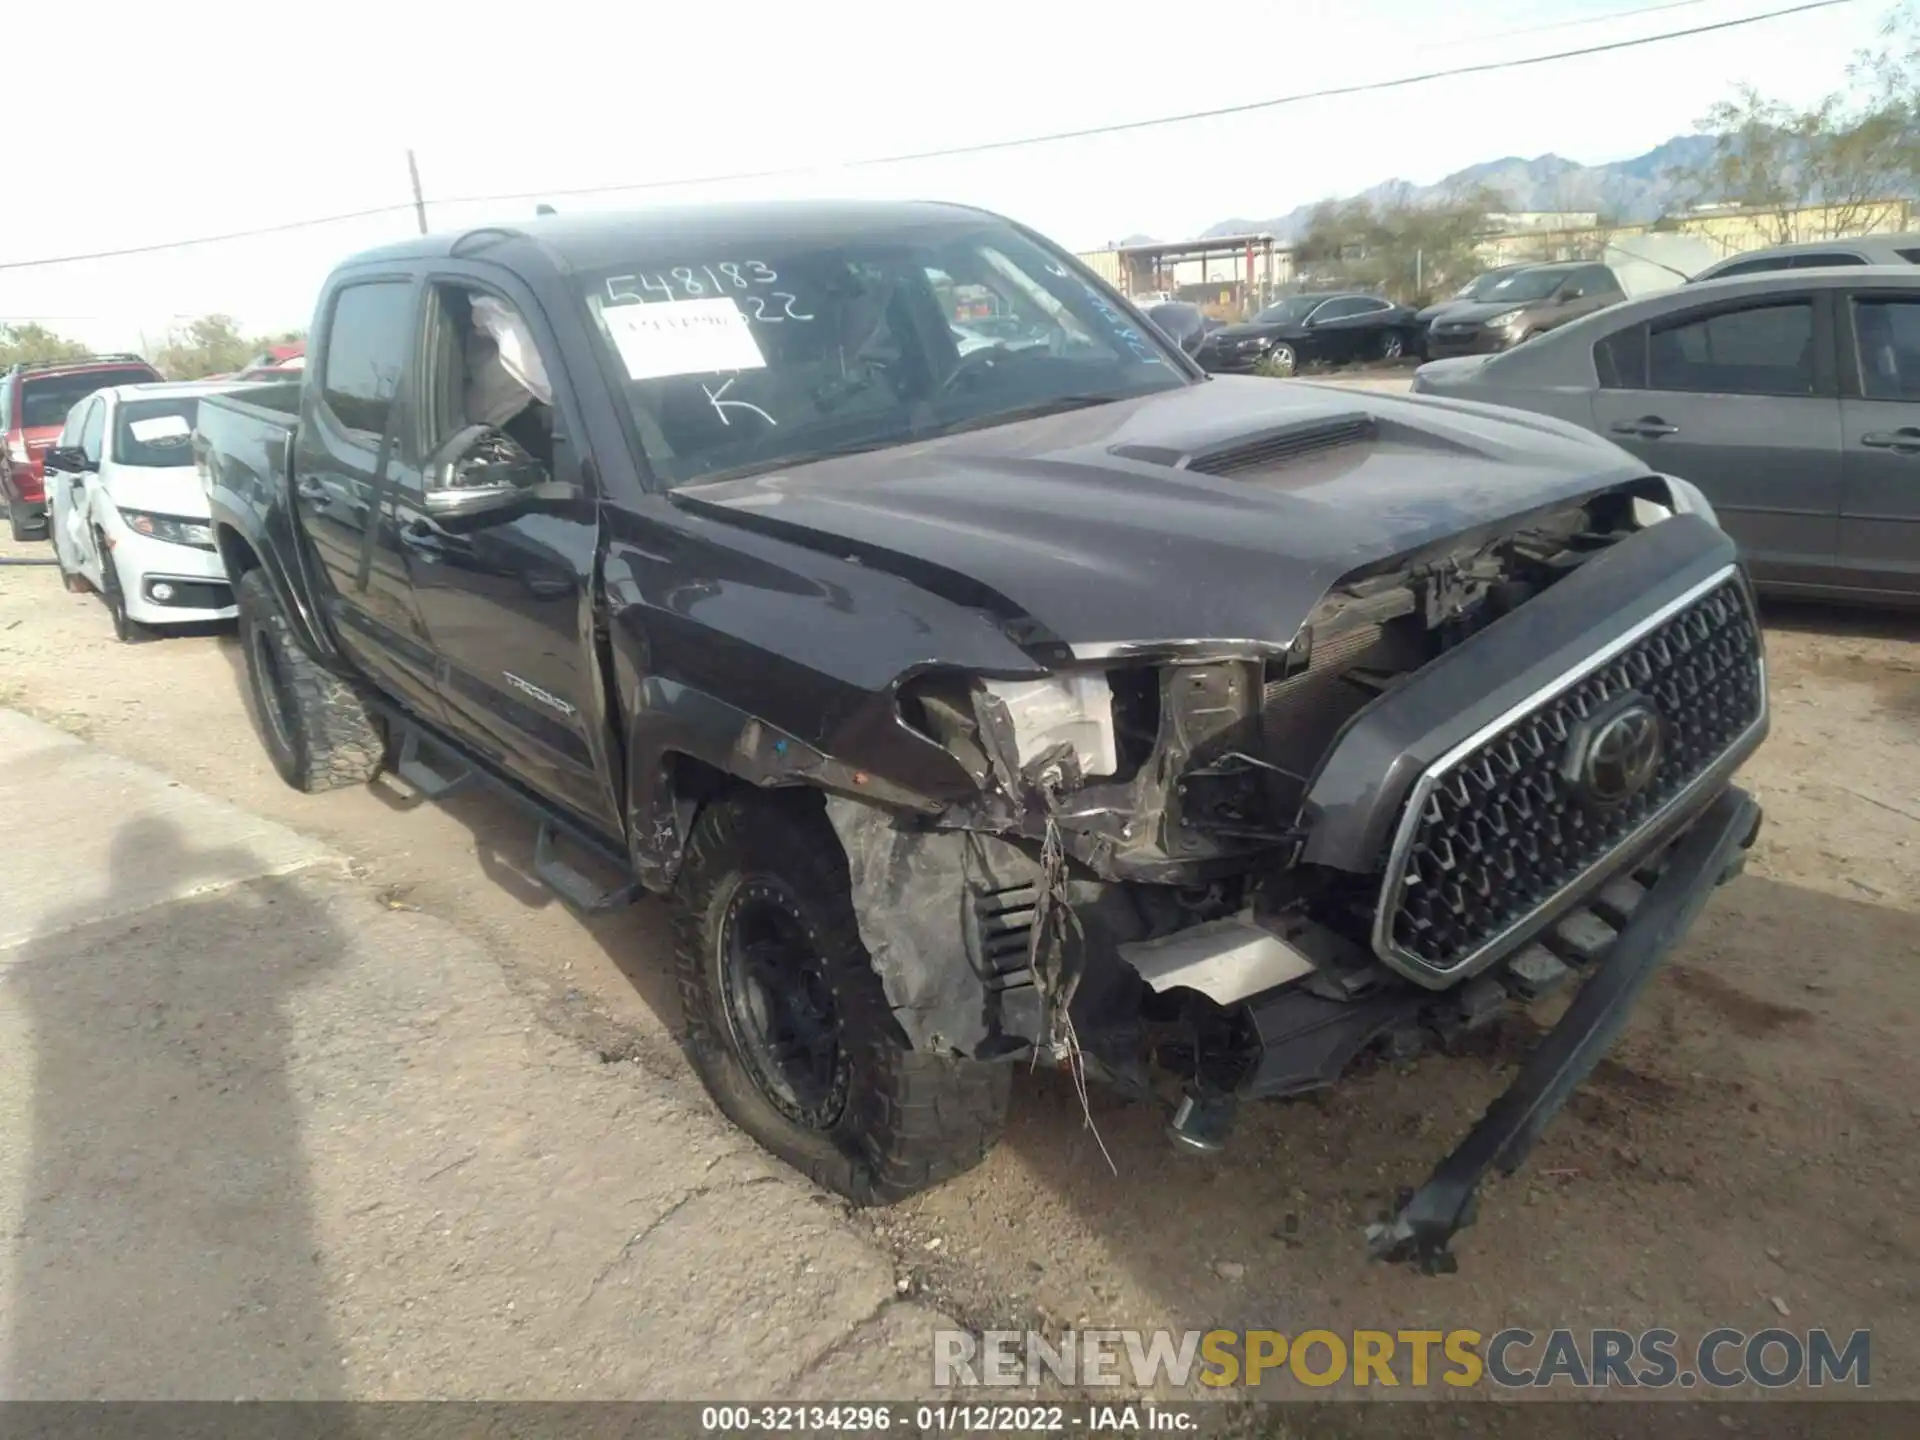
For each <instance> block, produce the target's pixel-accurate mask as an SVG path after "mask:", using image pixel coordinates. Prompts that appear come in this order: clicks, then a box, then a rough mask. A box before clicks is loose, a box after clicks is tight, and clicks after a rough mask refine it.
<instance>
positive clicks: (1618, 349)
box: [1593, 325, 1647, 390]
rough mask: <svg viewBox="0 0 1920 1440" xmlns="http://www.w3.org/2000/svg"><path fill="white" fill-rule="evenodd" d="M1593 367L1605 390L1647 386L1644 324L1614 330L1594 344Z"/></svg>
mask: <svg viewBox="0 0 1920 1440" xmlns="http://www.w3.org/2000/svg"><path fill="white" fill-rule="evenodd" d="M1593 368H1594V370H1595V371H1596V372H1597V373H1598V374H1599V376H1600V385H1601V388H1602V389H1606V390H1644V389H1646V387H1647V327H1646V326H1644V325H1633V326H1629V327H1628V328H1627V329H1625V330H1616V331H1615V332H1614V333H1613V334H1611V335H1608V336H1606V337H1605V338H1604V339H1601V340H1597V341H1595V342H1594V346H1593Z"/></svg>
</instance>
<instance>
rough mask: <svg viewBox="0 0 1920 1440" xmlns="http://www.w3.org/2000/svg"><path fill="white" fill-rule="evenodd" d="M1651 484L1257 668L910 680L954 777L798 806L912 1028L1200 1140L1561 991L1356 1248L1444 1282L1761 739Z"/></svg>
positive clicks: (1502, 542)
mask: <svg viewBox="0 0 1920 1440" xmlns="http://www.w3.org/2000/svg"><path fill="white" fill-rule="evenodd" d="M1653 494H1654V492H1653V491H1651V490H1649V489H1647V488H1645V487H1640V488H1635V487H1621V488H1618V489H1615V490H1611V491H1607V492H1603V493H1601V494H1599V495H1596V496H1592V497H1589V498H1588V499H1586V500H1584V501H1582V502H1580V503H1578V504H1573V505H1569V506H1563V507H1561V508H1559V509H1555V510H1552V511H1550V512H1548V513H1545V514H1538V515H1534V516H1531V517H1528V518H1527V519H1526V520H1525V521H1524V522H1517V523H1516V524H1514V525H1513V526H1512V527H1511V528H1508V529H1505V530H1502V531H1501V532H1499V533H1495V534H1488V535H1480V536H1476V537H1471V538H1463V539H1461V540H1457V541H1453V542H1449V543H1447V544H1445V545H1440V546H1430V547H1428V548H1426V549H1424V550H1422V551H1420V552H1418V553H1415V554H1411V555H1403V556H1400V557H1397V558H1396V559H1394V560H1393V561H1391V562H1387V563H1384V564H1379V565H1375V566H1372V567H1370V568H1367V569H1364V570H1362V571H1359V572H1357V573H1354V574H1350V575H1348V576H1346V577H1344V578H1343V579H1342V580H1341V582H1340V583H1339V584H1337V585H1336V586H1334V587H1333V589H1332V590H1331V591H1330V592H1329V593H1328V594H1327V595H1326V597H1325V598H1324V600H1323V601H1322V602H1321V603H1320V605H1319V606H1318V607H1317V608H1316V610H1315V611H1314V613H1313V615H1312V616H1311V618H1310V619H1309V621H1308V622H1307V623H1306V624H1305V625H1303V626H1302V627H1301V628H1300V631H1299V633H1298V635H1297V636H1296V637H1295V638H1294V640H1293V642H1292V644H1291V645H1290V646H1289V647H1288V648H1286V649H1285V650H1284V651H1281V652H1277V653H1276V652H1275V651H1274V650H1272V649H1271V648H1270V647H1267V648H1260V647H1248V646H1241V645H1236V644H1235V643H1234V642H1232V641H1231V640H1215V639H1207V638H1204V637H1201V638H1196V639H1195V640H1194V641H1193V642H1191V643H1190V644H1185V645H1181V646H1173V647H1169V646H1165V645H1161V646H1157V647H1153V649H1152V650H1151V651H1150V652H1142V653H1134V652H1133V651H1132V649H1131V648H1130V647H1128V646H1126V645H1124V644H1117V645H1109V646H1099V647H1095V646H1081V647H1077V649H1076V651H1075V653H1074V654H1073V656H1072V657H1071V658H1070V660H1069V661H1067V662H1065V663H1062V664H1060V665H1059V666H1057V667H1056V668H1055V669H1054V672H1053V674H1052V675H1051V676H1050V677H1049V678H1047V679H1045V680H1038V681H1036V680H1031V679H1019V680H996V679H994V678H992V677H981V676H975V675H961V674H951V673H938V672H935V673H928V674H922V675H919V676H916V677H914V678H913V680H912V681H910V682H909V683H907V684H906V685H904V686H903V687H902V689H901V691H900V695H899V701H900V716H901V719H902V721H903V723H904V724H906V725H907V726H909V727H911V728H912V729H914V730H916V731H917V732H919V733H920V734H923V735H925V736H927V737H929V738H931V739H933V740H935V741H936V742H938V743H939V744H940V745H941V746H942V747H944V749H945V750H946V751H947V752H948V753H949V754H951V755H952V756H953V757H954V758H955V759H956V760H957V761H958V762H959V763H960V764H961V765H962V766H964V767H965V769H966V770H967V772H968V773H969V775H970V776H971V777H972V778H973V780H974V781H975V782H976V784H977V787H978V789H977V795H976V796H975V797H973V798H971V799H969V800H967V801H965V802H962V803H953V804H947V805H944V806H943V807H941V808H940V809H938V810H937V812H934V813H923V814H920V815H918V816H915V817H913V818H912V819H911V820H910V821H903V820H902V819H901V818H900V817H899V816H898V815H896V814H890V813H889V812H888V811H887V810H885V809H883V808H880V807H876V806H872V805H866V804H860V803H855V802H853V801H851V800H848V799H844V798H832V797H830V798H829V799H828V801H827V808H828V813H829V816H830V817H831V818H832V820H833V822H834V825H835V827H836V829H837V831H838V833H839V836H840V839H841V841H842V843H843V845H844V847H845V849H846V852H847V856H848V862H849V870H850V873H851V878H852V882H853V897H854V902H855V911H856V915H857V916H858V919H859V923H860V928H861V934H862V938H863V939H864V941H865V942H866V945H867V948H868V949H869V951H870V952H871V954H872V957H873V961H874V965H875V968H876V970H877V971H878V972H879V974H880V976H881V978H882V981H883V983H884V984H885V986H886V989H887V994H888V998H889V1001H890V1003H891V1004H892V1005H893V1008H894V1011H895V1015H896V1017H897V1019H898V1020H899V1023H900V1025H901V1027H902V1029H903V1031H904V1032H905V1033H906V1035H907V1036H908V1038H909V1039H910V1040H911V1042H912V1043H913V1044H914V1045H915V1046H916V1047H921V1048H927V1049H931V1050H934V1051H938V1052H942V1053H953V1054H962V1055H969V1056H974V1057H977V1058H1001V1057H1004V1058H1009V1059H1011V1058H1019V1057H1028V1056H1038V1057H1039V1058H1041V1059H1043V1060H1045V1061H1050V1062H1055V1063H1060V1064H1063V1065H1071V1066H1073V1067H1075V1068H1076V1069H1078V1070H1081V1071H1083V1073H1085V1074H1088V1075H1092V1076H1096V1077H1098V1078H1101V1079H1104V1080H1106V1081H1108V1082H1110V1083H1113V1084H1115V1085H1118V1086H1120V1087H1122V1088H1123V1089H1125V1090H1126V1091H1128V1092H1130V1093H1132V1094H1134V1095H1136V1096H1138V1097H1140V1098H1143V1099H1145V1098H1154V1099H1158V1100H1160V1101H1162V1102H1164V1103H1166V1104H1167V1105H1168V1106H1169V1107H1170V1109H1171V1110H1172V1113H1173V1121H1172V1132H1173V1135H1174V1138H1175V1139H1176V1140H1178V1141H1180V1142H1182V1143H1185V1144H1188V1145H1192V1146H1195V1147H1199V1148H1213V1147H1216V1146H1217V1145H1219V1144H1220V1143H1221V1142H1222V1141H1223V1139H1224V1137H1225V1135H1226V1132H1227V1131H1228V1129H1229V1127H1230V1122H1231V1117H1232V1111H1233V1108H1234V1106H1235V1105H1236V1104H1237V1103H1238V1102H1239V1101H1242V1100H1246V1099H1252V1098H1264V1097H1277V1096H1287V1095H1294V1094H1299V1093H1302V1092H1305V1091H1309V1090H1312V1089H1316V1088H1319V1087H1322V1086H1325V1085H1328V1084H1330V1083H1332V1082H1333V1081H1335V1080H1336V1079H1337V1078H1339V1076H1340V1075H1341V1074H1342V1073H1343V1072H1344V1071H1345V1070H1346V1069H1347V1068H1348V1067H1349V1066H1350V1065H1352V1064H1353V1063H1354V1062H1355V1061H1356V1060H1357V1059H1359V1058H1360V1057H1361V1056H1363V1055H1364V1054H1367V1053H1369V1052H1373V1051H1379V1050H1384V1051H1386V1052H1387V1053H1389V1054H1393V1055H1396V1056H1405V1055H1408V1054H1411V1053H1414V1052H1417V1051H1418V1050H1420V1049H1422V1048H1425V1047H1427V1046H1429V1045H1434V1044H1446V1043H1449V1042H1451V1041H1452V1040H1454V1039H1456V1038H1457V1037H1458V1036H1460V1035H1462V1034H1464V1033H1465V1032H1468V1031H1471V1030H1474V1029H1477V1028H1479V1027H1481V1026H1484V1025H1486V1024H1488V1023H1489V1022H1491V1021H1493V1020H1494V1019H1496V1018H1497V1017H1499V1016H1500V1015H1502V1014H1504V1013H1508V1012H1510V1011H1511V1010H1513V1009H1514V1008H1516V1007H1518V1006H1521V1005H1524V1004H1526V1003H1528V1002H1530V1001H1533V1000H1535V999H1538V998H1540V997H1542V996H1545V995H1547V994H1549V993H1552V992H1554V991H1557V990H1561V989H1563V988H1565V987H1568V986H1570V985H1577V986H1578V994H1577V995H1576V997H1575V999H1574V1000H1573V1002H1572V1004H1571V1005H1570V1007H1569V1008H1568V1010H1567V1012H1566V1015H1565V1017H1564V1018H1563V1019H1562V1021H1561V1022H1560V1023H1559V1025H1558V1026H1557V1028H1555V1029H1554V1030H1553V1031H1552V1032H1550V1034H1549V1035H1548V1036H1547V1037H1546V1039H1545V1040H1544V1041H1543V1042H1542V1044H1541V1046H1540V1048H1539V1050H1538V1051H1537V1052H1536V1054H1535V1055H1534V1056H1533V1057H1532V1058H1531V1059H1530V1060H1529V1062H1528V1063H1527V1064H1526V1065H1525V1066H1523V1068H1522V1070H1521V1071H1520V1074H1519V1076H1518V1078H1517V1079H1516V1080H1515V1081H1514V1083H1513V1086H1512V1087H1511V1088H1510V1089H1509V1091H1508V1092H1507V1093H1506V1094H1505V1095H1503V1096H1502V1097H1501V1098H1500V1100H1499V1101H1497V1102H1496V1103H1495V1105H1494V1106H1493V1107H1492V1108H1490V1109H1489V1111H1488V1112H1487V1115H1486V1117H1485V1118H1483V1120H1482V1121H1481V1122H1480V1124H1479V1125H1478V1126H1477V1127H1476V1128H1475V1129H1474V1130H1473V1132H1472V1133H1471V1134H1470V1135H1469V1136H1468V1137H1467V1138H1466V1140H1465V1141H1464V1142H1463V1143H1462V1144H1461V1146H1460V1147H1459V1148H1457V1149H1456V1150H1455V1151H1454V1152H1453V1153H1452V1154H1451V1155H1449V1156H1448V1157H1447V1159H1446V1160H1444V1161H1443V1162H1442V1163H1441V1164H1440V1166H1439V1167H1438V1168H1437V1169H1436V1171H1435V1172H1434V1175H1433V1178H1432V1179H1431V1180H1430V1181H1429V1182H1428V1183H1427V1185H1426V1186H1425V1187H1423V1188H1422V1189H1421V1190H1419V1191H1417V1192H1413V1193H1412V1194H1411V1195H1410V1197H1409V1199H1408V1200H1407V1203H1406V1204H1404V1205H1403V1206H1402V1207H1401V1209H1400V1211H1399V1213H1398V1214H1397V1215H1395V1216H1394V1217H1392V1218H1391V1219H1390V1220H1389V1221H1388V1223H1386V1224H1384V1225H1382V1226H1379V1227H1376V1230H1375V1232H1374V1234H1373V1236H1372V1242H1373V1248H1374V1252H1375V1253H1376V1254H1378V1255H1381V1256H1383V1257H1389V1258H1396V1259H1406V1260H1410V1261H1413V1262H1415V1263H1418V1264H1420V1265H1422V1266H1424V1267H1426V1268H1429V1269H1438V1268H1445V1267H1447V1266H1449V1265H1450V1264H1451V1256H1450V1254H1449V1252H1448V1244H1449V1241H1450V1240H1451V1238H1452V1236H1453V1235H1454V1234H1455V1233H1456V1232H1457V1230H1458V1229H1460V1228H1461V1227H1462V1226H1464V1225H1466V1224H1469V1223H1471V1219H1472V1202H1473V1196H1474V1192H1475V1188H1476V1186H1477V1184H1478V1182H1479V1181H1480V1179H1481V1178H1482V1177H1483V1176H1484V1175H1485V1173H1486V1172H1487V1170H1488V1169H1490V1168H1493V1167H1495V1166H1499V1167H1503V1168H1505V1169H1511V1168H1513V1167H1514V1166H1516V1165H1518V1164H1519V1163H1520V1162H1521V1161H1522V1160H1523V1159H1524V1157H1525V1154H1526V1152H1527V1151H1528V1149H1529V1148H1530V1147H1531V1145H1532V1143H1533V1141H1534V1139H1535V1138H1537V1136H1538V1135H1539V1133H1540V1131H1541V1129H1542V1128H1543V1127H1544V1126H1545V1124H1546V1123H1547V1122H1548V1121H1549V1120H1550V1119H1551V1118H1552V1116H1553V1114H1554V1113H1556V1112H1557V1110H1558V1109H1559V1108H1560V1107H1561V1105H1563V1104H1564V1103H1565V1100H1566V1098H1567V1096H1568V1095H1569V1094H1570V1093H1571V1091H1572V1089H1573V1088H1574V1086H1576V1085H1577V1084H1578V1083H1579V1081H1580V1080H1581V1079H1582V1078H1583V1077H1584V1076H1585V1075H1586V1074H1587V1073H1588V1072H1589V1071H1590V1070H1591V1069H1592V1067H1593V1065H1594V1063H1595V1062H1596V1061H1597V1060H1598V1058H1599V1057H1600V1055H1601V1054H1602V1053H1604V1051H1605V1049H1606V1048H1607V1047H1608V1046H1610V1045H1611V1044H1612V1042H1613V1040H1614V1039H1615V1038H1616V1036H1617V1035H1618V1033H1619V1030H1620V1028H1621V1027H1622V1025H1623V1024H1624V1022H1625V1019H1626V1017H1627V1014H1628V1013H1629V1011H1630V1009H1631V1006H1632V1004H1633V1002H1634V1000H1635V999H1636V998H1637V996H1638V994H1639V993H1640V991H1641V989H1642V987H1643V986H1644V984H1645V983H1646V981H1647V979H1648V978H1649V977H1650V976H1651V974H1652V973H1653V970H1654V969H1655V967H1656V966H1657V965H1658V963H1659V962H1660V960H1661V959H1662V958H1663V957H1664V956H1665V955H1666V953H1668V951H1670V950H1671V948H1672V947H1673V945H1674V944H1675V943H1676V942H1677V941H1678V940H1679V939H1680V938H1681V936H1682V935H1683V934H1684V933H1685V930H1686V928H1687V926H1688V924H1690V923H1691V921H1692V919H1693V918H1694V916H1695V915H1697V914H1698V912H1699V910H1700V908H1701V906H1702V905H1703V904H1704V903H1705V900H1706V897H1707V896H1708V894H1710V893H1711V891H1712V889H1713V887H1714V886H1715V885H1717V884H1718V883H1720V882H1721V881H1723V880H1724V879H1726V878H1727V877H1728V876H1730V875H1731V874H1732V873H1734V872H1735V871H1736V870H1737V869H1738V868H1739V864H1740V862H1741V859H1742V856H1743V854H1744V851H1745V849H1746V847H1747V846H1749V845H1750V844H1751V843H1752V841H1753V839H1754V836H1755V834H1756V832H1757V830H1758V826H1759V811H1758V809H1757V807H1756V806H1755V805H1754V804H1753V802H1752V801H1751V800H1750V799H1748V798H1747V797H1746V796H1745V795H1744V794H1743V793H1742V792H1740V791H1739V790H1738V789H1736V788H1734V787H1733V786H1732V783H1731V782H1732V776H1733V774H1734V772H1735V770H1736V769H1737V768H1738V767H1739V765H1740V764H1741V763H1742V762H1743V761H1744V760H1745V759H1746V758H1747V757H1748V755H1750V754H1751V753H1752V752H1753V750H1754V749H1755V748H1756V747H1757V746H1758V745H1759V744H1760V742H1761V740H1762V739H1763V738H1764V736H1765V733H1766V728H1767V705H1766V686H1765V659H1764V654H1763V648H1762V642H1761V634H1760V628H1759V624H1758V621H1757V617H1756V613H1755V609H1754V604H1753V598H1752V594H1751V591H1750V588H1749V586H1748V583H1747V581H1746V578H1745V576H1744V574H1743V572H1742V571H1741V569H1740V568H1739V566H1738V564H1737V561H1736V558H1735V555H1734V551H1733V547H1732V545H1731V543H1730V542H1729V541H1728V540H1727V538H1726V536H1725V535H1724V534H1723V533H1721V532H1720V531H1719V530H1718V529H1717V528H1716V527H1715V526H1714V525H1713V524H1711V523H1710V522H1709V521H1708V520H1707V519H1705V518H1703V517H1701V516H1699V515H1693V514H1686V513H1679V514H1675V513H1672V508H1663V507H1661V506H1660V505H1658V504H1657V503H1656V502H1655V501H1653V500H1651V499H1650V498H1649V497H1650V496H1652V495H1653ZM1650 507H1651V508H1650ZM1674 508H1677V507H1674ZM962 954H963V955H964V963H962V962H961V958H960V957H961V955H962Z"/></svg>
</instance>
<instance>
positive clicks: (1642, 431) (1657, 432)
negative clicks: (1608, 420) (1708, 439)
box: [1607, 415, 1680, 440]
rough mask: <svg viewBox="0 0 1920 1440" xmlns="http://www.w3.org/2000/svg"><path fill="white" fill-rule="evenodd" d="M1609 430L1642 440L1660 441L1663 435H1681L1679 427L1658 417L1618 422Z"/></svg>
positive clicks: (1610, 426) (1651, 416)
mask: <svg viewBox="0 0 1920 1440" xmlns="http://www.w3.org/2000/svg"><path fill="white" fill-rule="evenodd" d="M1607 428H1608V429H1609V430H1611V431H1613V433H1614V434H1616V435H1635V436H1638V437H1639V438H1640V439H1642V440H1658V439H1659V438H1660V437H1661V436H1662V435H1678V434H1679V433H1680V427H1679V426H1678V425H1669V424H1667V422H1666V421H1664V420H1662V419H1661V418H1660V417H1659V416H1658V415H1642V416H1641V417H1640V418H1639V419H1638V420H1616V421H1615V422H1614V423H1613V424H1611V425H1609V426H1608V427H1607Z"/></svg>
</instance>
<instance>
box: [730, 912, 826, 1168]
mask: <svg viewBox="0 0 1920 1440" xmlns="http://www.w3.org/2000/svg"><path fill="white" fill-rule="evenodd" d="M720 982H721V987H720V988H721V992H722V998H723V1001H724V1004H725V1006H726V1012H727V1025H728V1027H729V1028H730V1029H731V1030H732V1031H733V1038H734V1045H735V1049H736V1050H737V1051H738V1053H739V1055H740V1057H741V1059H742V1061H743V1062H744V1064H745V1066H746V1070H747V1074H748V1075H749V1076H750V1077H751V1078H752V1080H753V1083H754V1087H755V1088H756V1089H758V1090H759V1091H760V1093H761V1094H762V1095H763V1096H765V1097H766V1099H767V1100H768V1102H769V1103H771V1104H772V1105H773V1107H774V1109H776V1110H778V1111H779V1112H780V1113H781V1114H782V1115H784V1116H786V1118H787V1119H789V1120H791V1121H793V1122H794V1123H795V1124H796V1125H802V1126H805V1127H806V1128H807V1129H809V1130H827V1129H831V1128H832V1127H833V1126H834V1125H835V1124H836V1123H837V1122H838V1121H839V1119H840V1116H841V1114H842V1112H844V1111H845V1109H846V1105H847V1089H848V1078H849V1067H848V1064H847V1056H846V1052H845V1051H844V1050H843V1049H842V1048H841V1045H840V1013H839V1005H838V1003H837V1001H836V999H835V996H834V993H833V987H832V985H831V984H830V983H829V982H828V979H827V972H826V966H825V964H824V963H823V962H822V960H821V956H820V948H819V943H818V940H817V937H816V934H815V931H814V927H813V925H812V924H811V922H809V921H808V919H807V917H806V914H805V912H804V911H803V910H802V909H801V908H800V905H799V903H798V901H797V900H796V899H795V898H794V896H793V894H792V892H791V891H789V890H788V889H787V888H786V886H785V885H783V884H780V883H779V882H777V881H774V880H769V879H762V878H759V877H749V878H748V879H746V880H744V881H742V882H741V884H740V887H739V888H738V889H737V890H735V891H734V893H733V897H732V899H731V900H729V901H728V903H727V911H726V916H725V919H724V921H723V922H722V925H721V928H720Z"/></svg>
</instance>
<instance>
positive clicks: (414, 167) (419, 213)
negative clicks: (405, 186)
mask: <svg viewBox="0 0 1920 1440" xmlns="http://www.w3.org/2000/svg"><path fill="white" fill-rule="evenodd" d="M407 178H408V179H410V180H412V181H413V213H414V216H415V218H417V219H418V220H419V221H420V233H421V234H422V235H424V234H426V233H427V198H426V196H424V195H422V194H421V193H420V162H419V161H418V160H416V159H414V158H413V151H412V149H411V148H409V149H408V151H407Z"/></svg>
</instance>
